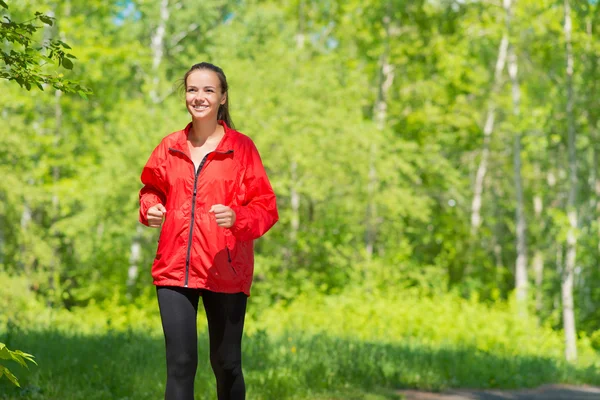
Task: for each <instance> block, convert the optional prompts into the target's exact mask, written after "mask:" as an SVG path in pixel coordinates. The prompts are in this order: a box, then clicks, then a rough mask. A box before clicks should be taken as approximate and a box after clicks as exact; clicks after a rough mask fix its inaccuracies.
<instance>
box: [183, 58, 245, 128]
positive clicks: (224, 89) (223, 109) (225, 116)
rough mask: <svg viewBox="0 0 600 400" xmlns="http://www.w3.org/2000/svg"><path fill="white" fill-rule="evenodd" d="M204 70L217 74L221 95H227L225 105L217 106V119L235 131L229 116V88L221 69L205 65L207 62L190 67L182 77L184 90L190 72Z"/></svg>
mask: <svg viewBox="0 0 600 400" xmlns="http://www.w3.org/2000/svg"><path fill="white" fill-rule="evenodd" d="M205 69H208V70H210V71H213V72H214V73H215V74H217V76H218V77H219V81H220V82H221V93H227V98H226V99H225V103H224V104H221V105H220V106H219V111H218V113H217V119H219V120H223V121H225V123H226V124H227V126H228V127H230V128H234V129H235V127H234V126H233V121H232V120H231V115H229V93H228V90H229V86H228V85H227V77H225V73H224V72H223V70H222V69H221V68H219V67H217V66H216V65H214V64H211V63H207V62H201V63H198V64H194V65H192V67H191V68H190V70H189V71H188V72H186V73H185V76H184V77H183V86H184V89H186V88H187V78H188V76H190V74H191V73H192V72H194V71H199V70H205Z"/></svg>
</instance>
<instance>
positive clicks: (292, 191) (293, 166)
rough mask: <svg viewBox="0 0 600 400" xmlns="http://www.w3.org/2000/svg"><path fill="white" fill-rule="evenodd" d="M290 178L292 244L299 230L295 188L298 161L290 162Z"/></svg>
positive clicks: (298, 195)
mask: <svg viewBox="0 0 600 400" xmlns="http://www.w3.org/2000/svg"><path fill="white" fill-rule="evenodd" d="M290 175H291V176H290V178H291V180H292V185H291V188H290V207H291V209H292V216H291V219H290V240H291V244H292V245H293V244H294V243H296V240H297V239H298V231H299V230H300V194H299V193H298V190H297V189H296V186H297V184H298V163H297V162H296V161H292V162H291V164H290Z"/></svg>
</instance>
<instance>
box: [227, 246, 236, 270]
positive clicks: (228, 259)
mask: <svg viewBox="0 0 600 400" xmlns="http://www.w3.org/2000/svg"><path fill="white" fill-rule="evenodd" d="M226 249H227V261H229V266H230V267H231V270H232V271H233V274H234V275H237V271H236V270H235V268H233V264H232V263H231V253H230V252H229V247H226Z"/></svg>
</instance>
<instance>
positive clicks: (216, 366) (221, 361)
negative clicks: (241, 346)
mask: <svg viewBox="0 0 600 400" xmlns="http://www.w3.org/2000/svg"><path fill="white" fill-rule="evenodd" d="M210 364H211V366H212V369H213V371H214V372H215V374H217V375H224V376H229V377H235V376H237V375H240V374H241V373H242V360H241V359H240V358H239V357H224V356H223V355H220V354H211V355H210Z"/></svg>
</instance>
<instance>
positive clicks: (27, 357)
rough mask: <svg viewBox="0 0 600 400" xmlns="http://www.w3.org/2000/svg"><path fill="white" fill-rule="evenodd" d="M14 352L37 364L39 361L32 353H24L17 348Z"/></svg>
mask: <svg viewBox="0 0 600 400" xmlns="http://www.w3.org/2000/svg"><path fill="white" fill-rule="evenodd" d="M13 354H16V355H17V356H19V357H22V358H24V359H25V360H27V361H29V362H32V363H34V364H35V365H37V363H36V362H35V361H34V358H35V357H34V356H33V355H32V354H29V353H24V352H22V351H21V350H15V351H13Z"/></svg>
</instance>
